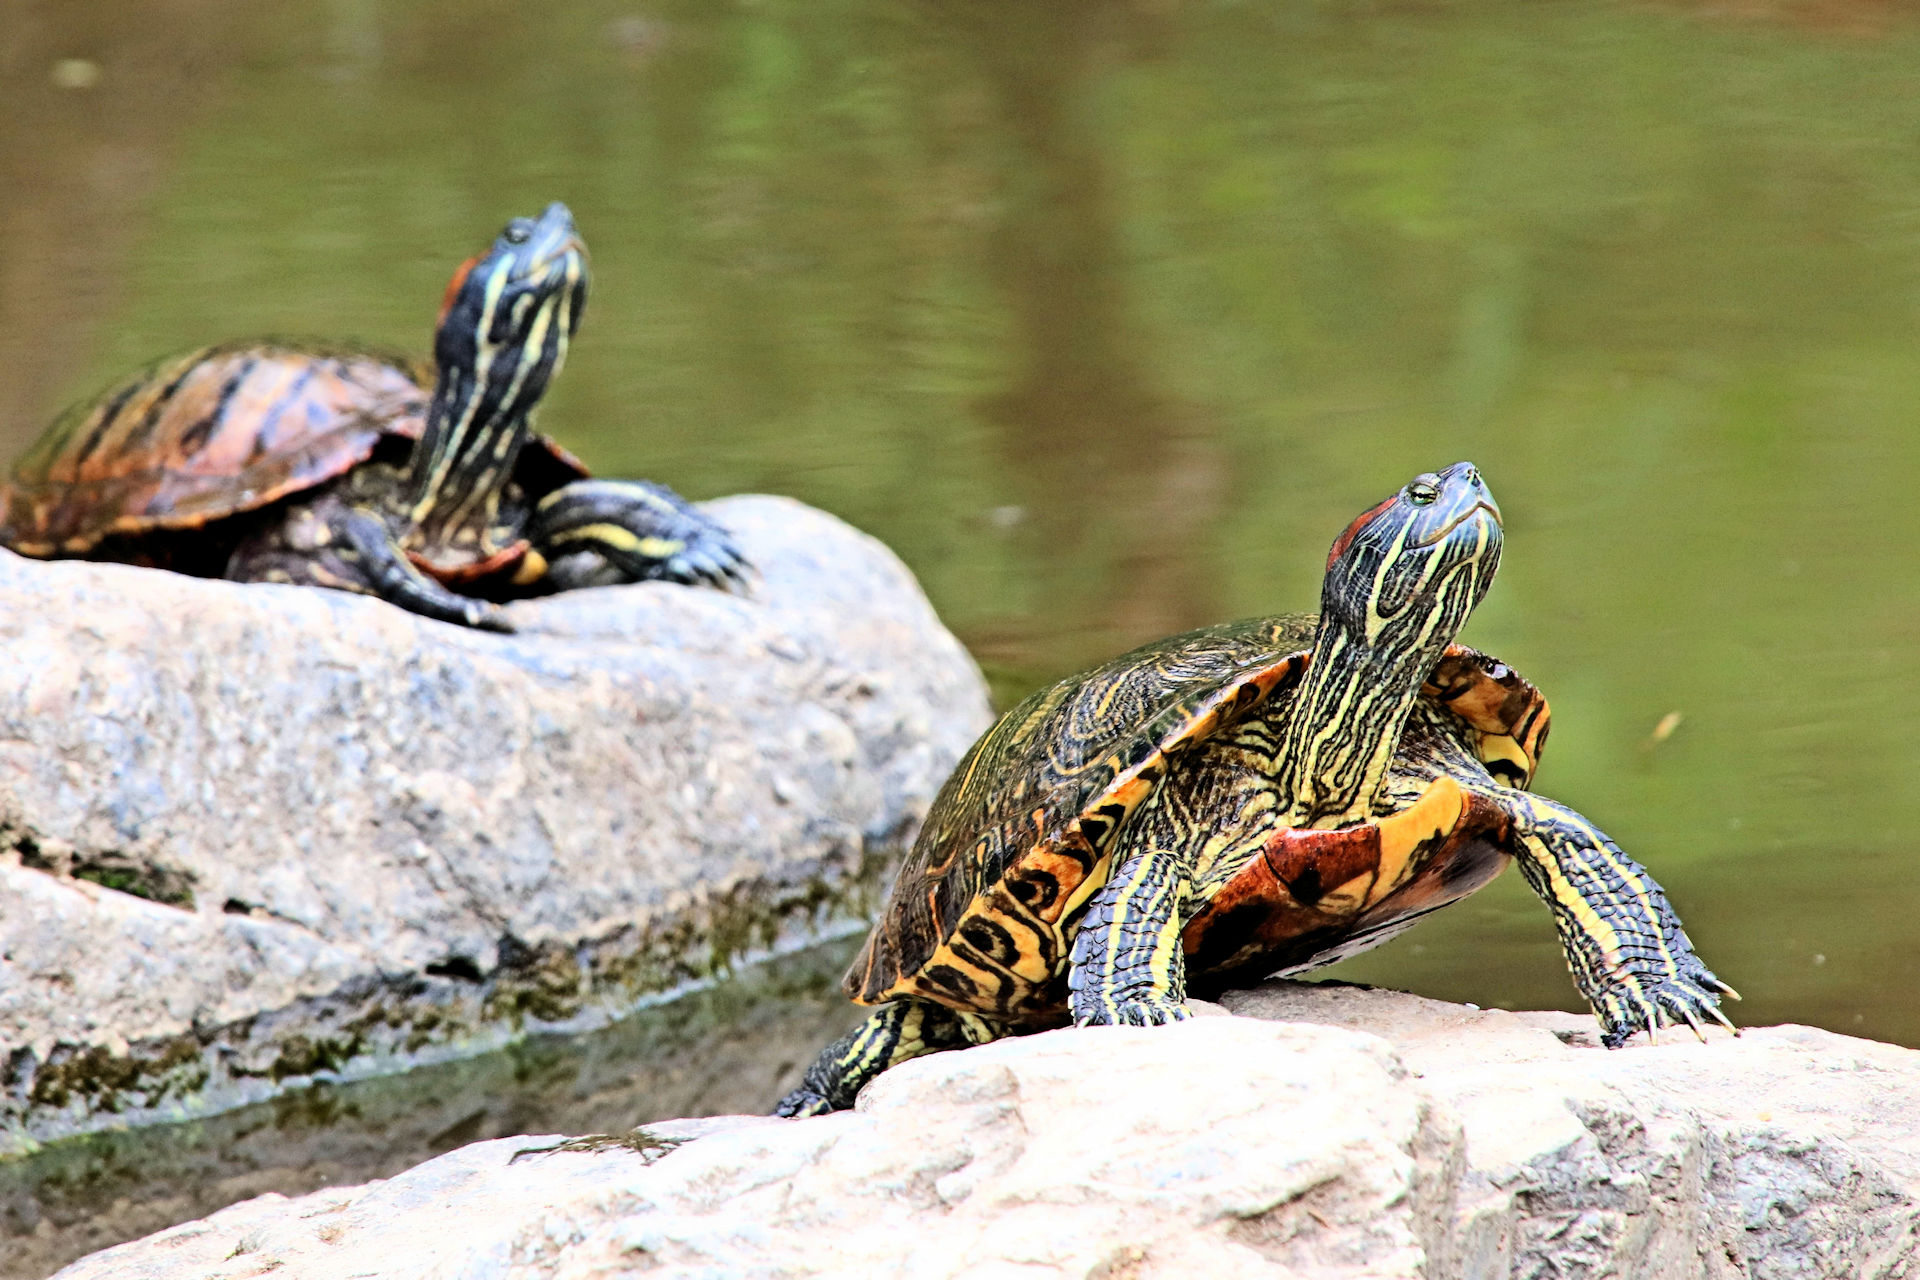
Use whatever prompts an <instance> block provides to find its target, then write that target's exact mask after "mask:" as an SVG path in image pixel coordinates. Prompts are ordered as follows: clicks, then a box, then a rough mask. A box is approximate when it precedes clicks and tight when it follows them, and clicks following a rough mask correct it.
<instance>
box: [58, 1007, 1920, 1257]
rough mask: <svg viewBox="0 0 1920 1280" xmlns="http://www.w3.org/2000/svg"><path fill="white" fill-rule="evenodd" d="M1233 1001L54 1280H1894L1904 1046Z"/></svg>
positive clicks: (459, 1163)
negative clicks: (1607, 1045)
mask: <svg viewBox="0 0 1920 1280" xmlns="http://www.w3.org/2000/svg"><path fill="white" fill-rule="evenodd" d="M1231 1003H1232V1005H1233V1007H1234V1008H1236V1009H1237V1010H1238V1011H1239V1012H1240V1013H1241V1014H1242V1015H1246V1016H1237V1017H1217V1018H1200V1019H1195V1020H1193V1021H1191V1022H1186V1023H1182V1024H1178V1025H1176V1026H1172V1027H1166V1028H1154V1029H1137V1028H1093V1029H1086V1030H1072V1031H1058V1032H1051V1033H1047V1034H1044V1035H1038V1036H1033V1037H1029V1038H1026V1039H1020V1040H1011V1041H1003V1042H1000V1043H998V1044H993V1045H988V1046H985V1047H983V1048H979V1049H970V1050H966V1051H964V1052H959V1053H946V1054H939V1055H935V1056H933V1057H930V1058H925V1059H921V1060H920V1061H918V1062H914V1063H910V1064H907V1065H906V1066H903V1067H901V1068H898V1069H896V1070H895V1071H892V1072H889V1073H888V1074H887V1075H885V1076H883V1077H882V1078H881V1079H880V1080H879V1081H877V1082H876V1083H875V1084H874V1085H872V1086H871V1087H869V1088H868V1089H867V1091H866V1092H865V1093H864V1094H863V1095H862V1097H861V1099H860V1105H859V1108H858V1110H857V1111H855V1112H851V1113H846V1114H841V1115H835V1116H825V1117H820V1118H816V1119H811V1120H799V1121H779V1120H766V1119H757V1118H746V1117H732V1118H724V1119H719V1120H701V1121H676V1122H671V1123H669V1124H665V1125H659V1126H655V1127H654V1131H655V1132H657V1133H665V1134H675V1135H679V1136H683V1137H689V1138H693V1139H695V1140H693V1141H690V1142H689V1143H687V1145H685V1146H683V1147H681V1148H679V1149H678V1150H675V1151H672V1152H670V1153H668V1154H666V1155H665V1156H661V1157H659V1158H657V1159H656V1160H654V1161H652V1162H651V1163H649V1161H648V1159H647V1158H646V1157H643V1156H640V1155H636V1154H633V1153H630V1152H625V1151H616V1152H608V1153H601V1154H576V1153H570V1152H557V1153H553V1154H548V1155H541V1156H537V1157H531V1158H523V1159H520V1160H518V1161H514V1160H513V1159H512V1157H513V1156H514V1154H515V1153H516V1152H517V1151H519V1150H521V1149H523V1148H525V1147H527V1146H529V1145H537V1144H536V1143H535V1141H534V1140H530V1139H505V1140H500V1141H494V1142H485V1143H478V1144H475V1145H473V1146H470V1147H466V1148H463V1149H462V1150H459V1151H457V1152H454V1153H451V1154H449V1155H446V1156H443V1157H441V1158H439V1159H437V1160H433V1161H430V1162H428V1163H427V1164H424V1165H421V1166H419V1167H417V1168H414V1169H412V1170H410V1171H408V1172H407V1173H404V1174H402V1175H400V1176H398V1177H395V1178H391V1179H388V1180H386V1181H383V1182H374V1183H369V1184H367V1185H365V1186H361V1187H353V1188H343V1189H337V1190H329V1191H322V1192H318V1193H315V1194H313V1195H309V1196H305V1197H302V1198H300V1199H296V1200H287V1199H284V1198H282V1197H279V1196H264V1197H261V1198H259V1199H256V1200H252V1201H248V1202H246V1203H244V1204H239V1205H234V1206H232V1207H231V1208H228V1209H225V1210H223V1211H221V1212H219V1213H216V1214H214V1215H213V1216H211V1217H209V1218H206V1219H203V1220H201V1221H199V1222H193V1223H188V1224H185V1225H183V1226H179V1227H175V1228H173V1229H171V1230H169V1231H165V1232H162V1233H160V1234H158V1235H155V1236H151V1237H149V1238H148V1239H146V1240H143V1241H136V1242H134V1243H132V1244H128V1245H122V1246H120V1247H118V1248H115V1249H110V1250H106V1251H104V1252H102V1253H99V1254H95V1255H93V1256H92V1257H91V1258H87V1259H83V1260H82V1261H80V1262H78V1263H76V1264H74V1265H73V1266H72V1267H70V1268H69V1269H67V1270H66V1271H63V1272H61V1273H60V1280H108V1277H112V1278H113V1280H174V1278H176V1277H182V1278H184V1277H195V1278H196V1280H197V1278H199V1277H207V1278H208V1280H240V1278H242V1277H252V1276H262V1275H268V1274H271V1275H273V1276H274V1277H276V1280H278V1278H280V1277H287V1278H289V1280H291V1278H294V1277H298V1278H300V1280H328V1278H332V1277H342V1278H344V1277H348V1276H379V1277H396V1278H398V1277H408V1278H415V1277H446V1278H448V1280H452V1278H453V1277H461V1278H462V1280H510V1278H514V1280H517V1278H528V1280H531V1278H532V1277H541V1278H542V1280H546V1278H552V1280H562V1278H564V1280H586V1278H588V1277H615V1276H629V1275H639V1274H642V1273H644V1274H646V1275H648V1276H667V1277H671V1276H685V1277H695V1276H728V1277H785V1276H842V1275H844V1276H855V1275H857V1276H899V1277H914V1278H916V1280H918V1278H920V1277H969V1278H979V1280H985V1278H987V1277H1002V1276H1008V1277H1010V1276H1027V1277H1055V1276H1058V1277H1068V1276H1071V1277H1098V1278H1101V1280H1121V1278H1122V1277H1126V1278H1129V1280H1147V1278H1149V1277H1168V1278H1172V1277H1192V1276H1207V1277H1223V1278H1231V1277H1329V1278H1331V1277H1353V1278H1356V1280H1357V1278H1359V1277H1369V1278H1385V1277H1408V1278H1412V1277H1420V1278H1421V1280H1455V1278H1458V1280H1492V1278H1493V1277H1501V1278H1507V1277H1588V1276H1591V1277H1601V1276H1607V1277H1644V1278H1647V1280H1654V1278H1660V1280H1665V1278H1667V1277H1683V1276H1684V1277H1696V1276H1697V1277H1712V1278H1715V1280H1719V1278H1722V1277H1754V1278H1765V1280H1774V1278H1784V1277H1809V1278H1811V1277H1823V1278H1825V1277H1839V1276H1847V1277H1900V1276H1907V1275H1911V1274H1913V1273H1914V1272H1915V1271H1916V1269H1920V1234H1916V1230H1917V1228H1920V1199H1917V1198H1916V1197H1920V1053H1916V1052H1914V1051H1911V1050H1906V1049H1897V1048H1893V1047H1890V1046H1886V1045H1880V1044H1875V1043H1872V1042H1869V1041H1862V1040H1855V1039H1850V1038H1848V1037H1845V1036H1839V1035H1834V1034H1831V1033H1829V1032H1824V1031H1816V1030H1813V1029H1810V1028H1806V1027H1773V1028H1765V1029H1759V1030H1754V1031H1750V1032H1748V1033H1747V1034H1746V1035H1745V1036H1744V1037H1742V1038H1741V1039H1738V1040H1734V1039H1732V1038H1730V1037H1727V1036H1724V1035H1719V1036H1716V1037H1715V1039H1714V1040H1713V1042H1712V1043H1710V1044H1705V1045H1701V1044H1696V1043H1692V1042H1690V1041H1689V1042H1685V1043H1680V1042H1674V1041H1670V1040H1668V1041H1662V1043H1661V1044H1659V1045H1658V1046H1657V1047H1655V1046H1647V1045H1634V1046H1630V1047H1629V1048H1627V1049H1625V1050H1622V1051H1619V1052H1608V1051H1605V1050H1602V1049H1599V1048H1598V1047H1596V1046H1595V1045H1594V1043H1593V1032H1592V1026H1591V1023H1590V1022H1589V1021H1588V1020H1586V1019H1584V1018H1576V1017H1574V1016H1572V1015H1567V1014H1508V1013H1483V1012H1479V1011H1476V1010H1471V1009H1466V1008H1462V1007H1460V1006H1454V1005H1443V1004H1439V1003H1436V1002H1433V1001H1428V1000H1422V999H1420V998H1418V997H1414V996H1406V995H1400V994H1397V993H1392V992H1373V991H1367V990H1364V989H1360V988H1351V987H1343V986H1328V987H1323V988H1313V987H1309V986H1301V985H1298V984H1289V983H1270V984H1268V985H1267V986H1266V987H1263V988H1261V989H1259V990H1256V991H1253V992H1248V993H1243V994H1239V995H1236V996H1235V997H1233V999H1232V1002H1231ZM1274 1018H1287V1019H1298V1020H1299V1021H1297V1022H1275V1021H1272V1020H1271V1019H1274Z"/></svg>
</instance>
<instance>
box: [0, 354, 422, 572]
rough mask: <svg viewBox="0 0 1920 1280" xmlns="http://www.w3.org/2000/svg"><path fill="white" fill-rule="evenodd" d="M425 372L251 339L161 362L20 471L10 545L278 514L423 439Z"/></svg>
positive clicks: (38, 547)
mask: <svg viewBox="0 0 1920 1280" xmlns="http://www.w3.org/2000/svg"><path fill="white" fill-rule="evenodd" d="M425 372H426V371H424V370H421V369H419V368H418V367H417V366H413V365H410V364H408V363H406V362H403V361H399V360H396V359H395V358H392V357H388V356H384V355H375V354H371V353H355V352H347V351H338V352H319V351H307V350H300V349H297V348H292V347H280V346H274V345H260V344H246V345H236V346H233V347H225V348H221V347H213V348H203V349H201V350H198V351H192V352H188V353H186V354H185V355H182V356H177V357H174V358H172V359H169V360H165V361H162V362H160V363H159V364H156V365H153V366H150V367H149V368H148V369H146V370H145V371H143V372H142V373H140V374H138V375H136V376H135V377H134V378H133V379H131V380H130V381H129V382H127V383H126V384H124V385H123V386H121V387H120V388H118V389H117V390H115V391H113V392H110V393H108V394H107V395H105V396H103V397H101V398H99V399H97V400H95V401H93V402H90V403H86V404H82V405H79V406H76V407H75V408H74V409H73V410H70V411H69V412H68V413H67V414H66V415H65V416H64V417H63V418H61V419H60V420H59V421H58V422H57V423H56V424H55V426H54V428H53V429H52V430H51V431H49V432H48V433H47V434H46V435H45V436H44V437H42V438H41V440H40V442H39V443H38V444H37V445H36V446H35V447H34V448H33V449H32V450H31V451H30V452H29V453H27V454H26V455H25V456H24V457H22V458H21V459H20V461H19V462H18V463H17V464H16V465H15V467H14V471H13V476H12V479H11V483H10V484H9V485H8V486H7V488H6V490H5V499H4V500H5V504H6V505H5V510H4V513H0V538H4V540H5V541H7V542H9V543H12V544H13V545H16V546H17V547H19V548H20V549H21V550H23V551H27V552H29V553H31V554H47V553H51V552H53V551H55V550H58V551H64V552H68V553H75V552H84V551H86V550H88V549H89V548H91V547H93V546H94V545H95V544H97V543H99V542H100V541H101V540H102V539H104V538H106V537H107V536H108V535H110V534H115V533H132V532H138V531H141V530H145V529H157V528H180V527H188V526H194V525H199V524H203V523H205V522H207V521H209V520H214V519H218V518H220V517H223V516H228V515H233V514H236V513H238V512H242V511H248V510H252V509H254V508H257V507H262V506H265V505H266V504H267V503H270V502H273V501H275V500H276V499H278V498H281V497H284V496H286V495H287V494H290V493H295V492H299V491H301V490H304V489H308V488H311V487H313V486H314V485H316V484H319V483H321V482H323V481H325V480H329V479H331V478H333V477H335V476H338V475H341V474H343V473H344V472H346V471H347V470H349V469H351V468H352V467H354V466H356V465H357V464H359V463H361V462H363V461H365V460H366V459H367V458H368V457H370V456H371V455H372V453H373V451H374V448H375V446H376V445H377V444H378V443H379V440H380V438H381V436H382V435H383V434H392V435H399V436H404V437H409V438H412V437H417V436H418V435H419V434H420V431H421V428H422V425H423V417H422V415H423V414H424V411H425V406H426V395H425V392H424V391H423V390H422V387H421V384H420V381H419V380H418V379H419V377H420V376H421V375H422V374H423V373H425Z"/></svg>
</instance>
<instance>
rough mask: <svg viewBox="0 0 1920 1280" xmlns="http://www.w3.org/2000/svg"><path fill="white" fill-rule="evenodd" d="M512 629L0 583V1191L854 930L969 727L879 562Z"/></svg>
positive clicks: (606, 1012) (976, 704)
mask: <svg viewBox="0 0 1920 1280" xmlns="http://www.w3.org/2000/svg"><path fill="white" fill-rule="evenodd" d="M710 509H711V511H712V512H713V514H714V515H715V516H716V517H717V518H719V519H720V520H721V521H723V522H724V523H725V524H726V525H727V526H728V527H729V528H731V529H732V530H733V531H734V533H735V535H736V536H737V537H738V539H739V541H740V543H741V544H742V545H743V547H744V548H745V550H746V552H747V554H748V555H749V556H750V557H751V558H752V559H753V561H754V562H755V564H756V566H757V567H758V569H759V570H760V575H761V576H760V579H759V581H758V582H757V583H756V585H755V588H754V589H753V591H752V592H751V594H750V595H747V596H744V597H743V596H737V595H727V594H723V593H721V592H718V591H713V590H706V589H695V588H687V587H680V586H674V585H668V584H643V585H639V586H632V587H621V588H615V589H608V590H598V591H582V592H573V593H569V594H566V595H562V596H557V597H553V598H551V599H547V600H541V601H533V602H527V603H521V604H516V605H513V606H511V615H512V617H513V619H514V621H515V622H516V624H518V626H519V627H520V632H519V634H517V635H514V636H498V635H490V634H483V633H479V632H474V631H468V630H465V629H462V628H456V627H451V626H447V625H444V624H441V623H436V622H430V621H426V620H423V619H420V618H418V617H415V616H413V615H411V614H408V613H405V612H402V611H401V610H398V609H394V608H391V607H389V606H387V605H384V604H382V603H380V602H378V601H374V600H370V599H366V598H361V597H356V596H351V595H346V594H343V593H339V592H328V591H315V590H310V589H302V588H293V587H276V586H261V585H246V586H241V585H235V584H230V583H222V582H204V581H196V580H192V579H185V578H180V577H177V576H174V575H170V574H161V573H154V572H150V571H145V570H138V569H131V568H125V567H119V566H111V565H88V564H74V563H61V564H43V563H40V562H37V561H29V560H22V559H19V558H17V557H14V556H11V555H8V554H6V553H4V552H0V604H3V605H4V608H0V1153H3V1152H4V1151H5V1150H6V1149H7V1148H8V1147H9V1146H12V1147H14V1148H16V1149H18V1148H20V1147H22V1146H26V1145H30V1144H31V1143H32V1142H33V1141H35V1140H44V1139H47V1138H50V1137H54V1136H60V1135H63V1134H67V1133H72V1132H78V1131H84V1130H86V1129H89V1128H96V1127H99V1126H101V1125H103V1124H107V1123H123V1122H125V1121H127V1120H129V1119H134V1120H138V1119H152V1118H176V1117H178V1116H180V1115H182V1114H188V1113H192V1112H195V1111H205V1110H207V1109H209V1108H214V1107H220V1106H226V1105H232V1104H234V1103H237V1102H240V1101H245V1100H250V1099H253V1098H257V1097H261V1096H264V1095H265V1094H268V1093H271V1092H272V1091H274V1090H275V1089H276V1088H279V1087H282V1086H285V1085H288V1084H292V1083H296V1082H299V1081H302V1080H305V1079H307V1078H311V1077H312V1076H313V1075H314V1074H316V1073H335V1074H340V1073H344V1074H347V1075H353V1074H367V1073H370V1072H373V1071H378V1070H382V1069H390V1068H392V1067H394V1066H396V1065H399V1064H401V1063H405V1062H416V1061H421V1060H425V1059H430V1058H434V1057H446V1056H450V1055H456V1054H460V1053H466V1052H472V1051H475V1050H477V1049H479V1048H483V1047H488V1046H490V1045H494V1044H498V1043H500V1042H501V1041H502V1040H504V1039H506V1038H507V1037H509V1036H511V1035H513V1034H515V1033H516V1032H518V1031H522V1030H525V1029H527V1028H530V1027H546V1026H566V1027H574V1028H577V1027H584V1026H587V1025H591V1024H593V1023H595V1022H599V1021H605V1020H606V1019H607V1018H609V1017H611V1016H614V1015H617V1014H619V1013H622V1012H624V1011H626V1010H628V1009H630V1008H632V1007H633V1006H634V1004H635V1003H636V1001H638V1000H640V999H642V998H644V997H646V996H647V995H648V994H650V993H653V992H658V991H663V990H667V989H671V988H674V987H676V986H679V985H683V984H684V983H686V982H687V981H689V980H693V979H697V978H700V977H702V976H705V975H706V974H708V973H710V972H711V971H712V970H713V969H714V968H715V967H716V966H719V965H724V964H726V963H727V962H729V961H730V960H732V959H733V958H735V957H738V956H740V955H742V954H744V953H748V952H751V951H755V950H762V949H766V948H770V947H776V946H781V945H786V944H790V943H793V942H797V941H802V940H805V939H806V938H807V937H809V936H812V935H813V934H816V933H817V932H819V931H820V930H822V929H825V928H829V927H831V926H832V925H833V924H834V923H835V922H836V921H838V920H844V919H845V918H846V917H847V916H848V915H849V914H850V913H851V912H857V911H858V910H859V909H861V908H862V906H863V905H864V899H865V898H866V897H868V896H870V894H871V892H872V889H873V887H874V886H875V885H876V883H877V882H878V880H879V879H880V877H881V875H882V874H883V873H884V869H885V866H886V864H887V862H888V861H889V859H890V858H891V857H892V855H894V854H895V853H896V852H897V851H898V850H899V848H900V846H901V843H902V841H903V840H904V839H905V838H907V837H908V836H910V835H911V833H912V831H913V829H914V828H915V826H916V824H917V822H918V820H919V819H920V817H921V816H922V815H923V814H924V812H925V809H926V806H927V804H928V803H929V802H930V801H931V799H932V795H933V792H934V790H935V789H936V788H937V787H938V785H939V783H940V782H941V780H942V779H943V778H944V776H945V775H946V773H947V772H948V770H949V769H950V768H951V767H952V765H953V763H954V761H955V760H957V759H958V757H959V755H960V754H961V752H963V751H964V750H965V748H966V746H967V744H968V743H969V742H970V741H971V740H972V739H973V737H974V736H975V735H976V734H977V733H978V732H979V731H980V730H981V728H982V727H984V725H985V723H986V722H987V719H988V708H987V702H986V695H985V690H984V686H983V685H982V682H981V680H980V677H979V674H978V672H977V671H976V669H975V668H974V665H973V663H972V661H971V660H970V659H969V658H968V657H967V655H966V653H965V651H964V650H963V649H962V648H961V647H960V645H959V644H958V642H956V641H955V640H954V639H953V637H952V636H950V635H949V634H948V633H947V632H946V631H945V630H944V629H943V628H942V627H941V625H940V623H939V621H938V619H937V618H936V617H935V616H934V614H933V611H932V609H931V608H930V607H929V606H928V604H927V602H926V600H925V599H924V597H922V595H921V594H920V591H919V589H918V587H917V585H916V584H915V582H914V581H913V578H912V576H911V575H910V574H909V573H908V572H907V570H906V569H905V568H904V567H903V566H902V565H901V564H900V562H899V561H898V560H897V559H895V558H894V557H893V556H892V554H891V553H889V552H888V551H887V550H886V549H885V548H884V547H882V546H881V545H880V544H878V543H877V542H875V541H874V540H872V539H870V538H867V537H865V536H864V535H862V534H859V533H857V532H855V531H854V530H852V529H849V528H848V527H847V526H845V525H843V524H841V523H839V522H838V521H836V520H834V519H832V518H831V517H829V516H826V515H824V514H822V513H820V512H817V511H813V510H810V509H808V508H806V507H803V506H801V505H799V504H797V503H794V502H791V501H787V500H783V499H774V498H737V499H730V500H727V501H724V502H720V503H716V504H713V506H712V507H711V508H710Z"/></svg>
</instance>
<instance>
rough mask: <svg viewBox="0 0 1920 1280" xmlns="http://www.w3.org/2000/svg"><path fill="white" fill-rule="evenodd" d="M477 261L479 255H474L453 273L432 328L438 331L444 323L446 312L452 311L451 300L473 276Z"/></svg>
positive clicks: (457, 295) (458, 294)
mask: <svg viewBox="0 0 1920 1280" xmlns="http://www.w3.org/2000/svg"><path fill="white" fill-rule="evenodd" d="M479 261H480V255H479V254H477V253H476V254H475V255H474V256H473V257H471V258H468V259H467V260H466V261H465V262H463V263H461V264H460V269H459V270H458V271H455V272H454V273H453V279H451V280H449V281H447V296H446V297H444V298H442V299H440V315H439V317H438V318H437V319H435V320H434V322H433V327H434V328H436V329H438V328H439V327H440V326H441V325H442V324H444V323H446V319H447V312H449V311H451V310H453V300H454V299H455V298H457V297H459V296H460V286H461V285H463V284H465V283H466V282H467V277H468V276H470V275H472V274H473V268H474V264H476V263H478V262H479Z"/></svg>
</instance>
